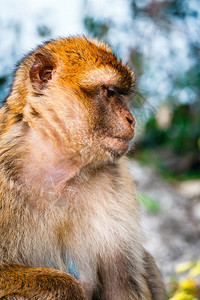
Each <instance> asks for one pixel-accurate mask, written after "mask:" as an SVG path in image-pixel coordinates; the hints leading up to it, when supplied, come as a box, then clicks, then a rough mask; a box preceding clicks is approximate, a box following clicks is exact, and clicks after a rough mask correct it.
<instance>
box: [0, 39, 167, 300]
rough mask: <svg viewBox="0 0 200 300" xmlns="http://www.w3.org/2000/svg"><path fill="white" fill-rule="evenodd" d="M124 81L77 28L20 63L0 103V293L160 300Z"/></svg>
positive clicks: (116, 65)
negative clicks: (143, 223)
mask: <svg viewBox="0 0 200 300" xmlns="http://www.w3.org/2000/svg"><path fill="white" fill-rule="evenodd" d="M133 86H134V74H133V72H132V71H131V70H130V69H129V67H128V66H127V65H123V64H122V62H121V61H119V60H118V59H117V58H116V57H115V56H114V55H113V54H112V52H111V49H110V48H109V47H108V46H106V45H105V44H103V43H99V42H97V41H96V40H92V39H91V40H90V39H87V38H85V37H70V38H68V39H67V38H66V39H65V38H63V39H58V40H53V41H50V42H47V43H45V44H44V45H43V46H40V47H38V48H37V49H36V50H35V51H33V52H32V53H31V54H30V55H28V56H27V57H25V59H24V60H23V61H22V62H21V63H20V64H19V66H18V69H17V71H16V74H15V79H14V82H13V85H12V89H11V93H10V95H9V96H8V98H7V99H6V101H5V103H4V105H3V107H2V108H1V110H0V118H1V125H0V206H1V210H0V299H7V300H8V299H17V300H19V299H39V300H42V299H47V300H51V299H61V300H62V299H72V300H84V299H85V300H86V299H87V300H139V299H141V300H150V299H151V300H163V299H165V291H164V287H163V283H162V279H161V276H160V274H159V271H158V270H157V267H156V266H155V263H154V260H153V258H152V257H151V256H150V254H148V253H147V252H146V251H145V250H144V248H143V240H144V239H143V233H142V229H141V227H140V222H139V206H138V203H137V201H136V197H135V192H134V187H133V183H132V179H131V177H130V175H129V171H128V168H127V159H126V158H125V156H124V154H125V153H126V152H127V151H128V149H129V147H130V142H131V140H132V138H133V136H134V124H135V121H134V118H133V116H132V114H131V112H130V110H129V109H128V106H127V101H128V99H129V97H130V95H131V92H132V89H133Z"/></svg>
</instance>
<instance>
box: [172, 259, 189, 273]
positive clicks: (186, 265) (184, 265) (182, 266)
mask: <svg viewBox="0 0 200 300" xmlns="http://www.w3.org/2000/svg"><path fill="white" fill-rule="evenodd" d="M193 266H194V263H193V262H192V261H187V262H184V263H181V264H178V265H177V266H176V269H175V270H176V273H184V272H186V271H188V270H189V269H191V268H192V267H193Z"/></svg>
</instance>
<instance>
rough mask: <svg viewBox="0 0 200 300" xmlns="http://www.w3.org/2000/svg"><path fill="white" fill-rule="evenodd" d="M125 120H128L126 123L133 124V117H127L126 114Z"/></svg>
mask: <svg viewBox="0 0 200 300" xmlns="http://www.w3.org/2000/svg"><path fill="white" fill-rule="evenodd" d="M126 120H127V121H128V123H129V124H130V125H133V124H134V123H135V122H134V119H133V118H129V117H127V116H126Z"/></svg>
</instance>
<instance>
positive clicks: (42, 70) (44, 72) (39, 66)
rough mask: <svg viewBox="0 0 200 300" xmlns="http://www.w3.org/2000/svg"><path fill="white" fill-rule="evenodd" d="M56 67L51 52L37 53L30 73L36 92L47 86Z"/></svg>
mask: <svg viewBox="0 0 200 300" xmlns="http://www.w3.org/2000/svg"><path fill="white" fill-rule="evenodd" d="M55 68H56V63H55V60H54V58H53V56H52V55H51V54H49V53H41V52H38V53H36V54H35V60H34V63H33V64H32V66H31V68H30V72H29V75H30V80H31V83H32V86H33V88H34V90H35V91H36V92H39V93H41V92H42V90H43V89H45V88H46V87H47V85H48V82H49V81H50V80H51V79H52V74H53V70H54V69H55Z"/></svg>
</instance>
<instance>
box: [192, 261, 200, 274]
mask: <svg viewBox="0 0 200 300" xmlns="http://www.w3.org/2000/svg"><path fill="white" fill-rule="evenodd" d="M197 275H200V261H198V262H197V263H196V265H195V266H194V267H193V268H192V269H191V270H190V272H189V276H191V277H195V276H197Z"/></svg>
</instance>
